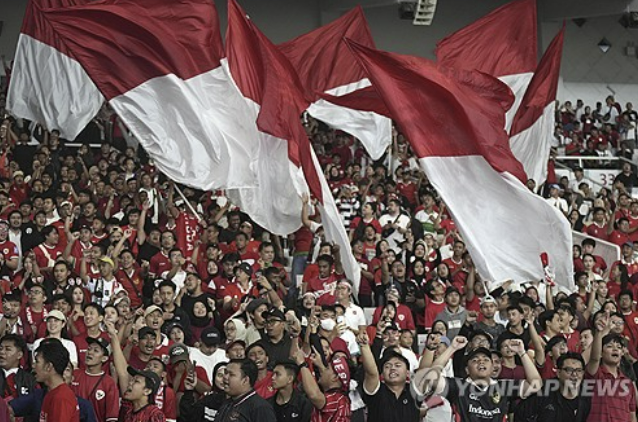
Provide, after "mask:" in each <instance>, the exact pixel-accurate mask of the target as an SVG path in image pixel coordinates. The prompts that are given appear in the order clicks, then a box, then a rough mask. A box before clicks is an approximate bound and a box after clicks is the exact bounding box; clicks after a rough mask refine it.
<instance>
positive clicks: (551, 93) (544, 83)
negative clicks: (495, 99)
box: [510, 28, 565, 185]
mask: <svg viewBox="0 0 638 422" xmlns="http://www.w3.org/2000/svg"><path fill="white" fill-rule="evenodd" d="M564 36H565V28H563V29H561V31H560V32H559V33H558V34H557V35H556V37H554V39H553V40H552V42H551V43H550V45H549V47H548V48H547V50H546V51H545V54H543V58H542V59H541V61H540V63H539V64H538V67H537V68H536V72H534V77H533V78H532V80H531V82H530V84H529V87H528V88H527V91H526V92H525V96H524V97H523V98H522V100H521V104H520V107H519V108H518V110H517V112H516V116H515V117H514V120H513V123H512V128H511V129H510V146H511V148H512V153H514V155H515V156H516V157H517V158H518V159H519V161H520V162H521V163H522V164H523V166H524V167H525V172H526V173H527V176H528V177H529V178H530V179H534V181H535V182H536V183H537V184H538V185H540V184H542V183H544V182H545V180H546V178H547V163H548V161H549V153H550V149H551V144H552V137H553V136H554V124H555V122H554V120H555V113H554V111H555V105H554V102H555V101H556V93H557V91H558V79H559V77H560V63H561V56H562V53H563V40H564Z"/></svg>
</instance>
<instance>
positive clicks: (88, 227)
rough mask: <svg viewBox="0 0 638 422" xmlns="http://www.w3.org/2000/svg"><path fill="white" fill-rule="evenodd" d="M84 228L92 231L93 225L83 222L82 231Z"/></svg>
mask: <svg viewBox="0 0 638 422" xmlns="http://www.w3.org/2000/svg"><path fill="white" fill-rule="evenodd" d="M82 230H88V231H92V229H91V226H89V225H88V224H82V225H81V226H80V231H82Z"/></svg>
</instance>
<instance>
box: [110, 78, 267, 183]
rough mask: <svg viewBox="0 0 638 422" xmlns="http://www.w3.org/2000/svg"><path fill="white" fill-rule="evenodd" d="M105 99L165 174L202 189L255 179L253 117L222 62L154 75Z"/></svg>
mask: <svg viewBox="0 0 638 422" xmlns="http://www.w3.org/2000/svg"><path fill="white" fill-rule="evenodd" d="M204 93H210V95H202V94H204ZM109 103H110V104H111V106H112V107H113V109H114V110H115V112H116V113H117V114H118V115H119V116H120V117H121V118H122V120H123V121H124V122H125V123H126V126H127V127H128V128H129V130H130V131H131V132H133V134H134V135H135V137H136V138H137V139H138V140H139V141H140V143H141V144H142V146H143V147H144V149H145V150H146V151H147V152H148V153H149V155H150V156H151V157H153V159H154V160H155V163H156V165H157V167H158V168H159V169H160V170H162V172H164V173H165V174H166V175H167V176H168V177H169V178H171V179H173V180H175V181H177V182H179V183H183V184H186V185H189V186H194V187H196V188H199V189H203V190H215V189H220V188H227V189H232V188H246V187H255V186H256V185H257V181H256V177H255V173H254V171H253V169H252V167H251V162H252V161H253V157H254V155H255V153H256V151H257V150H258V139H257V137H256V136H255V132H254V130H253V131H251V129H252V128H254V126H255V125H254V121H252V122H251V121H250V120H249V115H248V108H247V104H246V103H245V102H244V101H243V98H241V97H240V96H239V95H237V90H236V89H235V88H234V86H233V84H232V82H231V81H230V80H229V78H228V76H227V74H226V72H224V69H223V68H222V67H221V66H220V67H218V68H216V69H213V70H211V71H209V72H206V73H203V74H201V75H197V76H195V77H193V78H190V79H188V80H184V79H181V78H179V77H177V76H176V75H166V76H161V77H158V78H154V79H151V80H149V81H147V82H144V83H142V84H141V85H139V86H137V87H135V88H133V89H131V90H129V91H127V92H126V93H124V94H122V95H118V96H117V97H114V98H112V99H111V100H110V101H109Z"/></svg>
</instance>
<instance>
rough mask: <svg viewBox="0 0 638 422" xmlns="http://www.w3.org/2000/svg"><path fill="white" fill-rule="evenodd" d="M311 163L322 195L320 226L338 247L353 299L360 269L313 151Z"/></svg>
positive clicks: (330, 240)
mask: <svg viewBox="0 0 638 422" xmlns="http://www.w3.org/2000/svg"><path fill="white" fill-rule="evenodd" d="M312 161H313V162H314V165H315V168H316V170H317V174H318V175H319V181H320V182H321V192H322V193H323V201H319V203H318V204H317V208H319V213H320V214H321V224H322V225H323V229H324V231H325V236H326V240H327V241H329V242H334V243H335V244H337V245H339V254H340V256H341V264H342V265H343V271H344V273H345V274H346V276H348V279H349V280H351V281H352V284H353V294H354V297H357V294H358V293H359V286H360V284H361V267H360V266H359V263H358V262H357V260H356V259H355V257H354V255H353V254H352V249H351V247H350V238H349V237H348V233H346V230H345V227H344V226H343V220H342V219H341V215H340V214H339V210H338V209H337V204H336V203H335V200H334V197H333V196H332V192H331V191H330V186H328V182H327V181H326V177H325V176H324V174H323V171H322V170H321V166H320V165H319V160H317V156H316V155H315V151H314V150H312ZM322 202H323V203H322Z"/></svg>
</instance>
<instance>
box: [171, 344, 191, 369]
mask: <svg viewBox="0 0 638 422" xmlns="http://www.w3.org/2000/svg"><path fill="white" fill-rule="evenodd" d="M168 356H169V357H170V359H171V365H174V364H176V363H177V362H182V361H187V360H188V349H187V348H186V346H185V345H183V344H182V343H175V344H173V345H172V346H171V347H169V349H168Z"/></svg>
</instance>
